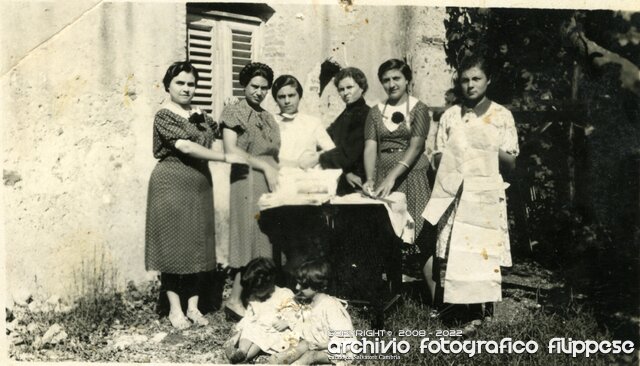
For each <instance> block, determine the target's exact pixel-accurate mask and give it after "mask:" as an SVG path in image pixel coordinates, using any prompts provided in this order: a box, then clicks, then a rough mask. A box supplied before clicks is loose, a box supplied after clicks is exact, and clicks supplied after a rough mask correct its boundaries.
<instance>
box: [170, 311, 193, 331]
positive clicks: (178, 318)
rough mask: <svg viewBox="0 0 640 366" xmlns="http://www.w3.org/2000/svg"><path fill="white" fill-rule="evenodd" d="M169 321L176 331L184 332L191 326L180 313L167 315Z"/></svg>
mask: <svg viewBox="0 0 640 366" xmlns="http://www.w3.org/2000/svg"><path fill="white" fill-rule="evenodd" d="M169 321H170V322H171V325H173V327H174V328H176V329H178V330H185V329H187V328H189V327H190V326H191V322H189V319H187V317H186V316H184V314H182V313H169Z"/></svg>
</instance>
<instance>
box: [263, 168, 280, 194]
mask: <svg viewBox="0 0 640 366" xmlns="http://www.w3.org/2000/svg"><path fill="white" fill-rule="evenodd" d="M264 177H265V178H266V179H267V185H268V186H269V192H273V191H275V190H276V188H277V187H278V169H276V168H274V167H272V166H270V165H267V166H266V167H265V170H264Z"/></svg>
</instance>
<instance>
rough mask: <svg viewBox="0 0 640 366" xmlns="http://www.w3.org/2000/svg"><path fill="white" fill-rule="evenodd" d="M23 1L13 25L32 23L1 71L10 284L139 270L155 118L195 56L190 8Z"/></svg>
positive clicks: (67, 283)
mask: <svg viewBox="0 0 640 366" xmlns="http://www.w3.org/2000/svg"><path fill="white" fill-rule="evenodd" d="M15 4H16V3H11V2H9V3H8V4H3V8H4V10H5V11H3V14H12V16H5V18H4V20H3V29H23V27H24V25H25V24H28V25H31V26H32V27H33V28H31V29H29V30H28V32H29V36H28V37H26V38H24V39H26V41H25V45H24V46H15V47H11V48H9V51H11V52H13V53H12V54H8V53H7V54H6V55H5V58H4V59H3V62H4V64H3V68H4V67H5V66H6V71H5V72H4V73H3V75H2V77H1V78H0V85H1V86H0V88H1V90H2V91H3V95H2V107H3V134H2V149H3V153H4V155H3V158H4V159H3V165H4V166H3V173H4V186H3V188H4V192H3V195H4V201H5V202H4V207H3V208H4V220H5V221H4V226H5V253H6V260H7V265H6V268H7V281H8V286H7V287H8V290H9V291H10V292H11V293H15V292H16V291H17V290H20V291H22V292H24V291H28V292H31V293H33V294H38V296H41V297H46V296H49V295H52V294H58V295H74V294H76V293H77V291H78V288H79V287H81V286H82V285H83V283H84V284H85V285H86V284H87V283H88V282H90V281H92V278H93V277H95V276H98V275H99V274H100V273H102V274H105V275H106V276H107V277H108V278H109V279H110V280H113V281H115V283H117V284H122V283H124V280H128V279H133V280H140V279H142V278H144V277H145V271H144V222H145V207H146V189H147V182H148V178H149V175H150V172H151V169H153V164H154V160H153V158H152V156H151V127H152V123H153V115H154V113H155V111H156V110H157V108H158V106H159V105H160V104H161V103H162V102H163V101H164V100H165V97H166V93H165V91H164V88H163V87H162V85H161V82H160V80H162V77H163V75H164V72H165V70H166V67H167V65H168V64H170V63H171V62H173V61H175V60H178V59H183V58H184V48H185V12H186V10H185V6H184V5H183V4H170V3H155V4H142V3H100V4H99V5H97V6H93V5H91V6H87V7H86V8H81V7H79V8H78V9H72V7H71V6H68V7H66V8H65V6H62V8H58V4H55V5H54V4H53V3H46V2H38V3H30V4H29V5H28V6H27V7H26V8H24V9H22V7H21V9H20V11H16V9H12V8H13V7H15ZM54 6H55V7H54ZM5 7H6V8H5ZM7 8H8V9H7ZM70 12H71V13H70ZM39 24H43V26H39ZM2 37H3V44H8V45H12V44H14V45H20V43H21V42H22V41H23V34H22V32H17V31H16V32H12V31H9V32H2ZM94 268H97V271H96V272H97V274H96V275H95V276H94V274H93V273H94Z"/></svg>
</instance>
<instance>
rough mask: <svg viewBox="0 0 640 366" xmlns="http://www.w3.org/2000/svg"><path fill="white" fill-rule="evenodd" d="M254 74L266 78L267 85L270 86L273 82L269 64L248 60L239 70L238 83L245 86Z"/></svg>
mask: <svg viewBox="0 0 640 366" xmlns="http://www.w3.org/2000/svg"><path fill="white" fill-rule="evenodd" d="M256 76H262V77H263V78H265V79H267V83H268V87H269V88H271V84H273V70H271V68H270V67H269V65H267V64H263V63H260V62H250V63H248V64H246V65H245V66H244V67H243V68H242V70H240V74H239V75H238V81H239V82H240V85H242V86H243V87H245V86H247V84H249V81H251V79H253V78H254V77H256Z"/></svg>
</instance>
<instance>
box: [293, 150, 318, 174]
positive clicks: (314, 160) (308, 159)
mask: <svg viewBox="0 0 640 366" xmlns="http://www.w3.org/2000/svg"><path fill="white" fill-rule="evenodd" d="M318 159H319V155H318V153H316V152H312V151H307V152H305V153H303V154H302V155H300V157H299V158H298V166H299V167H300V168H301V169H304V170H307V169H311V168H313V167H314V166H316V165H317V164H318Z"/></svg>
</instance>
